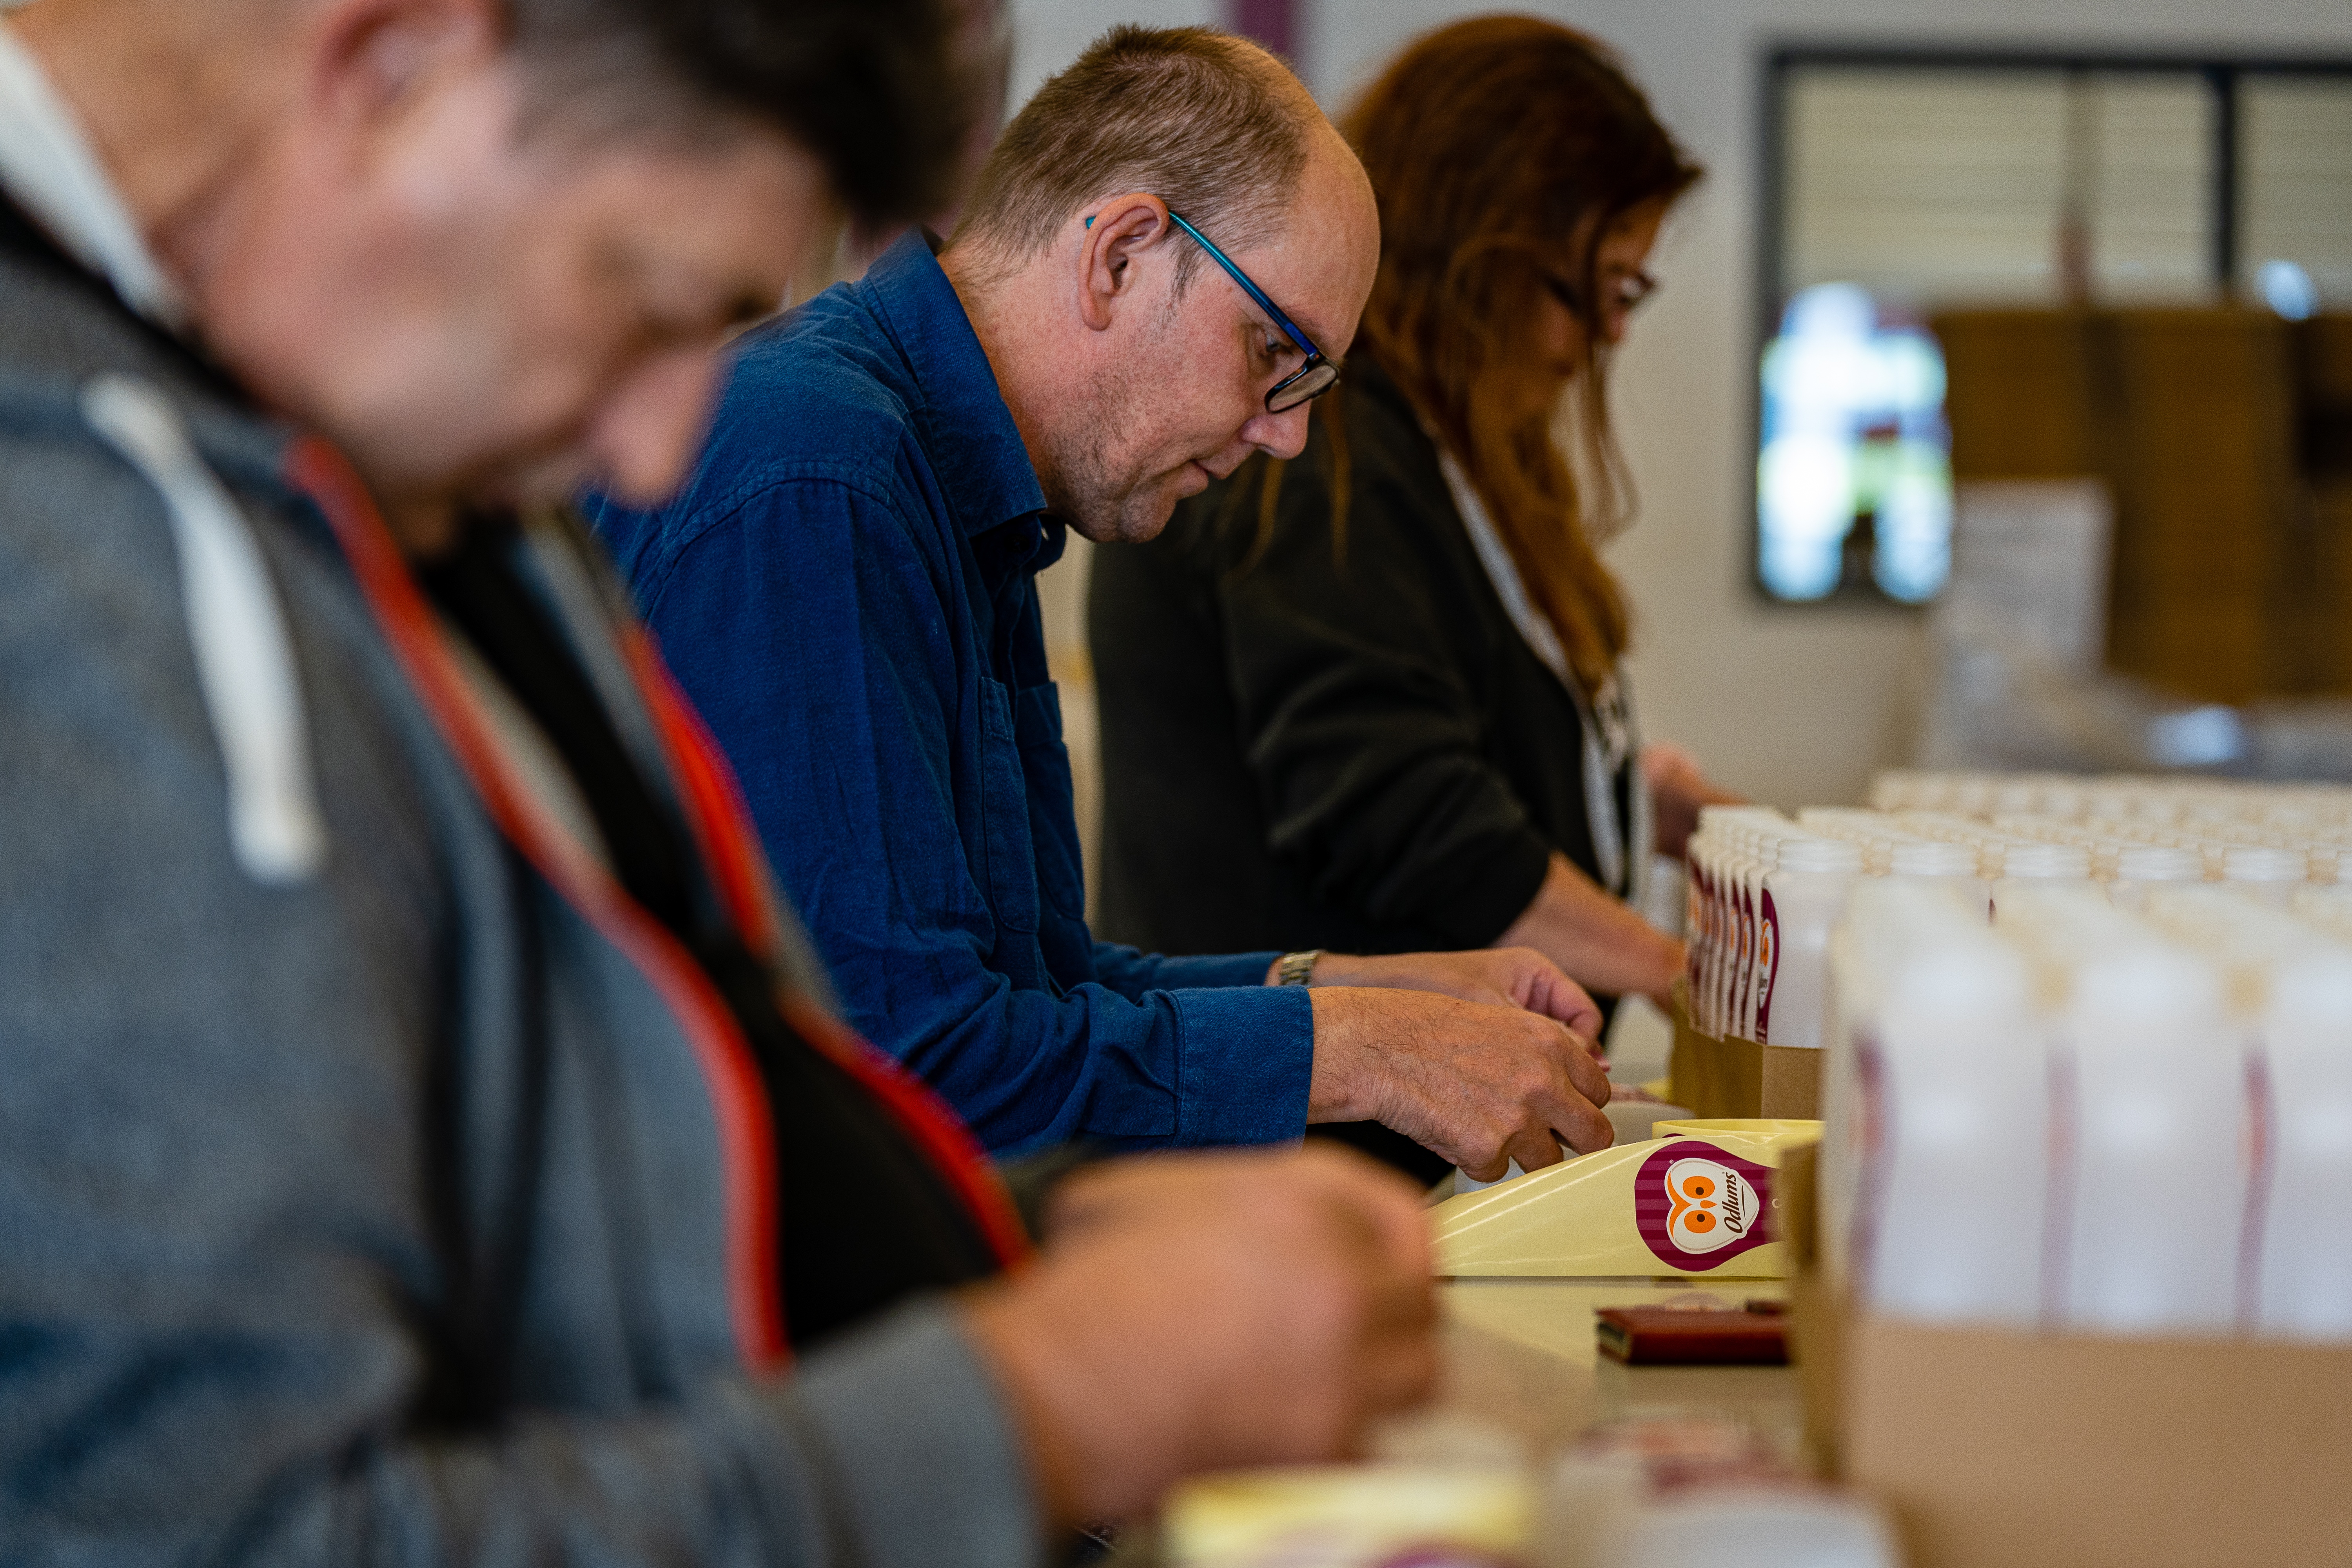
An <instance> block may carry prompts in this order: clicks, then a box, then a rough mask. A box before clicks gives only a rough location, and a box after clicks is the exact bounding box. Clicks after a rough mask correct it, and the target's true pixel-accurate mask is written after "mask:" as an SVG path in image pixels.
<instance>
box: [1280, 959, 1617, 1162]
mask: <svg viewBox="0 0 2352 1568" xmlns="http://www.w3.org/2000/svg"><path fill="white" fill-rule="evenodd" d="M1310 994H1311V997H1312V1002H1313V1005H1314V1009H1315V1067H1314V1073H1313V1076H1312V1078H1311V1079H1309V1080H1308V1084H1307V1121H1378V1122H1381V1123H1382V1124H1384V1125H1386V1126H1388V1127H1391V1128H1393V1129H1395V1130H1396V1131H1399V1132H1402V1133H1403V1134H1404V1135H1405V1136H1406V1137H1408V1138H1411V1139H1412V1140H1413V1141H1414V1142H1417V1143H1419V1144H1421V1145H1422V1146H1423V1148H1427V1149H1431V1150H1434V1151H1435V1152H1438V1153H1440V1154H1443V1155H1444V1156H1445V1158H1447V1159H1449V1160H1451V1161H1453V1162H1454V1163H1455V1164H1457V1165H1459V1166H1461V1167H1462V1168H1463V1169H1464V1170H1465V1171H1466V1172H1468V1173H1470V1175H1471V1176H1472V1177H1473V1178H1475V1180H1478V1181H1482V1182H1491V1181H1493V1180H1495V1179H1496V1178H1497V1177H1498V1176H1500V1175H1501V1174H1502V1173H1503V1171H1504V1169H1505V1167H1507V1165H1508V1164H1509V1163H1511V1162H1512V1161H1513V1160H1517V1161H1518V1163H1519V1168H1520V1169H1521V1170H1524V1171H1532V1170H1535V1169H1536V1168H1537V1167H1538V1166H1541V1165H1552V1164H1557V1163H1559V1159H1560V1152H1559V1146H1560V1145H1561V1144H1562V1143H1566V1144H1567V1145H1568V1146H1569V1147H1570V1148H1572V1149H1574V1150H1576V1151H1578V1152H1580V1153H1587V1152H1591V1151H1592V1150H1595V1149H1605V1148H1607V1147H1608V1146H1609V1144H1610V1142H1612V1139H1613V1138H1614V1136H1615V1134H1614V1133H1613V1131H1612V1130H1611V1128H1610V1125H1609V1119H1608V1118H1607V1117H1606V1116H1604V1115H1602V1114H1601V1111H1600V1110H1599V1107H1601V1106H1603V1105H1606V1104H1608V1103H1609V1075H1608V1073H1607V1072H1606V1071H1605V1070H1604V1069H1603V1068H1602V1067H1601V1063H1600V1062H1599V1061H1598V1060H1597V1059H1596V1058H1594V1056H1593V1054H1592V1047H1591V1042H1590V1041H1589V1040H1586V1039H1583V1038H1580V1037H1578V1036H1576V1035H1573V1034H1570V1032H1569V1031H1568V1030H1567V1029H1566V1028H1565V1027H1563V1026H1561V1025H1560V1024H1559V1023H1558V1022H1556V1021H1554V1020H1553V1019H1550V1018H1547V1017H1545V1016H1542V1015H1540V1014H1537V1013H1530V1012H1527V1011H1525V1010H1523V1009H1521V1008H1518V1007H1513V1006H1496V1005H1492V1004H1484V1003H1476V1002H1463V1001H1458V1000H1456V999H1455V998H1454V997H1451V996H1439V995H1433V994H1429V993H1426V992H1418V991H1385V990H1357V989H1352V988H1341V987H1332V988H1329V989H1318V990H1315V991H1313V992H1312V993H1310Z"/></svg>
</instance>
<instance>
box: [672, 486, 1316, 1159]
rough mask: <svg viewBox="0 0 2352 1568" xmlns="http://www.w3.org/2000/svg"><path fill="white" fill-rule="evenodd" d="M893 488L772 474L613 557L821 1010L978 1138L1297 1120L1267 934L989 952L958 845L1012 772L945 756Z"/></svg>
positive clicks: (967, 844)
mask: <svg viewBox="0 0 2352 1568" xmlns="http://www.w3.org/2000/svg"><path fill="white" fill-rule="evenodd" d="M913 510H915V505H914V503H913V502H912V501H910V500H905V499H902V498H894V497H892V496H890V495H888V494H886V493H877V490H876V489H875V488H874V487H873V486H872V485H871V484H870V483H868V482H866V481H865V480H863V479H859V478H856V477H855V476H854V475H850V474H848V473H847V472H846V471H844V472H839V473H832V474H828V473H824V472H817V471H811V470H810V469H809V468H807V467H805V466H803V468H798V469H795V470H793V471H792V472H788V473H782V474H776V473H771V474H769V475H768V476H767V477H766V479H765V480H764V482H761V483H757V484H752V485H750V486H747V487H746V489H744V490H743V491H742V492H741V493H740V495H739V497H738V498H737V499H734V500H731V501H730V502H729V503H728V504H726V505H724V506H719V507H712V508H709V509H706V510H703V511H701V512H699V513H698V515H697V516H696V517H695V519H694V520H693V521H692V526H691V527H689V528H687V529H684V530H681V531H679V532H678V534H677V549H676V551H675V553H674V555H673V556H672V558H671V560H670V561H669V562H668V563H667V564H666V565H665V566H664V567H663V568H662V569H661V570H660V571H658V572H656V573H652V574H639V576H638V580H637V592H638V597H639V603H640V609H641V611H642V613H643V614H644V616H645V617H646V620H647V622H648V623H649V624H650V625H651V626H652V627H653V629H654V632H655V635H656V638H657V639H658V640H659V641H660V642H661V644H662V647H663V651H664V654H665V657H666V658H667V661H668V663H669V666H670V668H671V669H672V670H673V672H674V673H675V674H676V676H677V679H678V681H679V683H680V684H681V685H682V686H683V687H684V689H685V690H686V692H687V695H688V698H689V699H690V700H692V701H693V703H694V704H695V706H696V707H697V708H698V710H700V711H701V713H702V715H703V717H704V718H705V720H706V721H708V722H709V725H710V726H711V728H712V730H713V731H715V732H716V733H717V735H718V736H719V741H720V742H721V744H722V745H723V746H724V747H725V749H726V751H727V752H728V754H729V756H730V759H731V761H732V762H733V763H734V766H735V769H736V771H737V773H738V774H739V776H740V782H741V785H742V788H743V792H744V795H745V797H746V799H747V800H748V802H749V804H750V806H751V814H752V816H753V817H754V818H755V819H756V821H757V823H758V825H759V828H760V833H761V838H762V840H763V841H764V843H765V846H766V847H767V850H768V854H769V857H770V858H771V860H772V862H773V864H774V866H775V868H776V872H777V875H778V877H779V879H780V880H781V881H782V886H783V888H784V889H785V890H786V892H787V893H788V894H789V896H790V897H791V899H792V900H793V905H794V906H795V908H797V909H798V910H799V911H800V913H801V916H802V918H803V921H805V922H806V924H807V927H808V929H809V931H810V934H811V936H812V938H813V939H814V942H815V944H816V946H817V949H818V951H819V952H820V954H821V955H822V957H823V958H824V963H825V965H826V967H827V969H828V971H829V972H830V973H831V976H832V979H833V982H834V984H835V988H836V989H837V991H838V993H839V995H840V1000H841V1005H842V1008H843V1011H844V1012H845V1015H846V1016H847V1017H848V1018H849V1020H850V1021H851V1022H852V1023H853V1024H854V1025H855V1026H856V1027H857V1028H858V1030H859V1031H860V1032H862V1033H863V1034H864V1035H865V1036H866V1037H867V1038H868V1039H871V1040H873V1041H874V1042H875V1043H876V1044H877V1045H880V1046H882V1047H884V1048H886V1049H887V1050H889V1051H890V1052H891V1053H892V1054H893V1055H895V1056H897V1057H898V1058H899V1059H900V1060H901V1061H902V1062H904V1063H905V1064H906V1065H907V1066H908V1068H911V1069H912V1070H913V1071H915V1072H916V1073H917V1074H919V1076H921V1077H922V1078H923V1079H925V1080H927V1081H928V1082H929V1083H930V1084H931V1086H932V1087H933V1088H934V1089H938V1090H939V1091H940V1094H942V1095H943V1096H944V1097H945V1098H946V1099H947V1100H949V1102H950V1104H952V1105H953V1106H954V1107H955V1108H956V1110H958V1111H959V1112H960V1113H961V1115H962V1116H963V1117H964V1119H965V1121H968V1122H969V1123H970V1124H971V1127H972V1128H973V1130H974V1131H976V1132H977V1133H978V1135H979V1136H980V1138H981V1140H982V1142H984V1143H985V1144H986V1145H987V1146H988V1147H989V1148H990V1149H991V1150H992V1151H994V1152H999V1153H1010V1154H1017V1153H1019V1152H1024V1151H1026V1150H1034V1149H1038V1148H1043V1147H1047V1146H1050V1145H1052V1144H1054V1143H1056V1142H1066V1141H1068V1140H1071V1139H1076V1138H1084V1139H1088V1140H1092V1141H1095V1142H1101V1143H1104V1144H1107V1145H1108V1146H1110V1147H1112V1148H1118V1149H1138V1150H1140V1149H1152V1148H1175V1147H1202V1146H1214V1145H1223V1144H1244V1143H1265V1142H1278V1141H1282V1140H1286V1139H1290V1138H1296V1137H1297V1136H1298V1135H1299V1133H1300V1131H1301V1130H1302V1128H1303V1126H1304V1124H1305V1121H1306V1110H1307V1080H1308V1076H1309V1073H1310V1070H1311V1067H1312V1062H1313V1055H1314V1023H1313V1017H1312V1014H1311V1012H1310V1010H1309V1008H1308V1005H1307V997H1306V995H1305V994H1304V993H1303V992H1301V991H1298V990H1297V989H1295V988H1294V989H1290V990H1284V989H1281V988H1276V987H1268V986H1265V985H1262V984H1258V982H1259V981H1261V980H1263V978H1264V976H1265V968H1266V965H1267V964H1268V963H1270V962H1271V961H1272V959H1273V956H1274V955H1273V954H1271V953H1249V954H1242V955H1238V956H1235V957H1227V958H1217V959H1183V958H1178V959H1170V958H1161V957H1158V956H1156V955H1146V954H1140V953H1136V952H1133V951H1132V950H1127V949H1116V948H1109V947H1108V946H1098V947H1097V950H1096V961H1097V962H1096V967H1097V979H1096V980H1095V981H1093V982H1090V983H1086V984H1076V985H1071V986H1068V987H1066V988H1059V987H1052V988H1047V987H1038V986H1031V985H1016V984H1013V980H1012V978H1011V977H1010V976H1008V974H1007V973H1004V971H1003V968H1002V967H1000V966H999V965H998V964H997V963H993V962H992V960H993V958H994V957H995V955H996V952H997V950H998V946H999V942H1000V939H1001V938H1002V937H1003V935H1004V934H1005V933H1004V932H1003V931H1001V929H1000V919H1001V918H1003V917H1004V916H1005V915H1007V914H1010V913H1011V911H999V910H997V909H996V908H994V907H993V906H992V900H991V898H990V889H989V883H988V881H987V878H988V876H989V868H988V867H987V866H986V865H975V864H974V863H973V860H974V851H973V849H972V847H971V846H972V845H973V843H974V842H975V841H978V842H982V843H984V842H985V837H986V834H987V832H988V831H989V829H988V826H987V821H986V816H985V812H986V805H987V792H988V790H990V789H991V788H992V787H993V788H1005V787H1017V783H1014V782H1012V781H1006V780H1003V779H1002V778H999V777H995V776H981V777H960V776H958V775H957V769H958V767H959V766H960V765H961V764H960V761H959V760H960V759H962V758H966V757H970V756H971V755H973V754H975V753H980V752H983V750H984V749H983V748H982V747H981V746H980V745H979V744H978V743H977V742H976V741H975V739H974V738H973V736H971V734H969V733H966V732H965V729H966V727H971V726H976V725H980V724H983V723H985V722H988V721H989V720H988V717H987V714H986V712H985V711H984V710H985V707H986V703H985V702H984V701H983V700H982V699H981V695H980V694H977V693H974V692H970V691H966V690H965V689H964V687H965V686H966V685H968V684H969V682H970V681H971V679H973V674H972V672H971V671H968V670H963V669H960V668H958V664H957V660H956V658H955V652H954V647H953V642H952V639H951V637H950V635H949V631H948V623H949V620H950V610H951V609H953V608H958V606H951V605H950V604H949V602H948V601H949V596H950V595H951V594H954V593H957V592H959V591H960V590H958V589H957V588H956V587H955V585H954V584H955V581H956V578H955V574H954V571H953V563H952V562H950V560H949V559H947V558H946V553H945V551H946V546H945V545H944V543H943V542H942V541H940V539H939V538H938V537H937V534H936V531H935V530H932V529H929V528H928V527H923V528H918V527H910V526H908V524H907V523H906V522H905V521H902V515H901V514H902V513H904V512H912V511H913ZM979 679H987V678H986V677H985V676H984V675H983V676H981V677H979ZM982 771H983V774H985V770H982ZM1013 918H1016V919H1017V918H1018V917H1017V916H1013ZM1013 934H1014V935H1015V936H1020V935H1023V934H1024V933H1019V932H1015V933H1013Z"/></svg>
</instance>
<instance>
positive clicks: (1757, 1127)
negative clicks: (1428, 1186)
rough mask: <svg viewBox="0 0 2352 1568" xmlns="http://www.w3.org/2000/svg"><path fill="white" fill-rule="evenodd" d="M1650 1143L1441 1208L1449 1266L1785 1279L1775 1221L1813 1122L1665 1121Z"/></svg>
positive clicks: (1440, 1264) (1441, 1247)
mask: <svg viewBox="0 0 2352 1568" xmlns="http://www.w3.org/2000/svg"><path fill="white" fill-rule="evenodd" d="M1652 1131H1654V1133H1656V1134H1657V1135H1656V1136H1655V1137H1654V1138H1652V1139H1650V1140H1649V1141H1648V1142H1643V1143H1628V1144H1623V1145H1621V1146H1619V1147H1616V1148H1612V1149H1603V1150H1601V1151H1600V1152H1597V1153H1592V1154H1586V1155H1584V1156H1582V1157H1580V1158H1578V1159H1574V1160H1568V1161H1563V1162H1562V1163H1559V1164H1557V1165H1551V1166H1548V1167H1546V1168H1545V1169H1543V1170H1540V1171H1537V1172H1534V1173H1531V1174H1528V1175H1525V1176H1520V1177H1518V1178H1517V1179H1516V1180H1513V1181H1508V1182H1505V1183H1502V1184H1499V1185H1497V1186H1492V1187H1487V1188H1484V1189H1482V1190H1481V1191H1478V1192H1475V1193H1465V1194H1461V1195H1460V1196H1458V1197H1453V1198H1448V1199H1447V1200H1445V1201H1444V1203H1442V1204H1439V1205H1437V1206H1436V1207H1435V1208H1434V1209H1433V1210H1432V1211H1431V1212H1430V1223H1431V1229H1432V1231H1433V1235H1434V1238H1435V1247H1436V1267H1437V1272H1438V1273H1440V1274H1442V1275H1468V1274H1501V1275H1519V1276H1560V1275H1592V1276H1622V1275H1645V1274H1647V1275H1654V1274H1687V1275H1693V1276H1718V1277H1723V1278H1730V1279H1780V1278H1781V1277H1782V1276H1783V1275H1785V1274H1786V1273H1787V1271H1788V1270H1787V1268H1786V1267H1785V1265H1784V1263H1783V1253H1784V1248H1783V1247H1782V1245H1781V1243H1780V1240H1779V1238H1778V1235H1777V1232H1775V1230H1774V1229H1773V1227H1772V1226H1771V1225H1770V1224H1769V1215H1770V1212H1771V1208H1772V1205H1773V1204H1774V1202H1775V1194H1774V1190H1773V1189H1774V1183H1775V1180H1776V1175H1777V1172H1778V1170H1779V1167H1780V1157H1781V1154H1782V1152H1784V1151H1785V1150H1787V1149H1790V1148H1791V1147H1794V1146H1796V1145H1798V1144H1801V1143H1806V1142H1811V1141H1812V1140H1814V1139H1817V1138H1819V1137H1820V1136H1821V1125H1820V1123H1818V1122H1813V1121H1764V1120H1753V1119H1751V1120H1727V1121H1661V1122H1659V1123H1657V1124H1656V1126H1655V1127H1654V1128H1653V1129H1652Z"/></svg>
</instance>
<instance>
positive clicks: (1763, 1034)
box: [1756, 888, 1780, 1045]
mask: <svg viewBox="0 0 2352 1568" xmlns="http://www.w3.org/2000/svg"><path fill="white" fill-rule="evenodd" d="M1759 941H1760V942H1762V943H1763V945H1762V946H1761V947H1760V948H1759V949H1758V950H1757V953H1756V973H1758V974H1759V975H1761V976H1762V977H1763V979H1762V982H1761V984H1759V986H1758V987H1757V991H1756V1040H1757V1043H1758V1044H1759V1045H1762V1044H1766V1043H1768V1042H1769V1041H1770V1039H1771V1038H1772V983H1773V982H1774V981H1775V980H1778V979H1780V910H1778V909H1777V908H1775V907H1774V905H1773V903H1772V890H1771V889H1769V888H1767V889H1765V890H1764V919H1763V921H1762V930H1761V931H1760V933H1759Z"/></svg>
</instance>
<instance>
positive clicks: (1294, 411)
mask: <svg viewBox="0 0 2352 1568" xmlns="http://www.w3.org/2000/svg"><path fill="white" fill-rule="evenodd" d="M1314 406H1315V405H1313V404H1311V403H1302V404H1300V405H1298V406H1297V407H1296V408H1286V409H1284V410H1283V411H1282V412H1281V413H1279V414H1261V415H1259V416H1257V417H1256V418H1255V419H1253V420H1251V421H1250V422H1249V423H1248V424H1246V425H1244V426H1242V439H1243V440H1244V441H1247V442H1248V443H1249V444H1250V445H1251V446H1253V447H1256V448H1257V449H1258V450H1260V451H1262V452H1265V454H1267V455H1268V456H1269V457H1276V458H1285V459H1287V458H1295V457H1297V456H1298V454H1299V453H1301V452H1304V451H1305V450H1307V413H1308V410H1310V409H1311V408H1313V407H1314Z"/></svg>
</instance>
